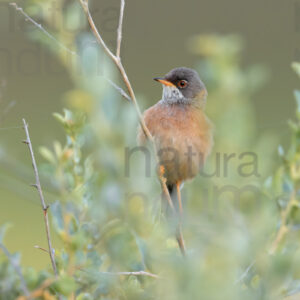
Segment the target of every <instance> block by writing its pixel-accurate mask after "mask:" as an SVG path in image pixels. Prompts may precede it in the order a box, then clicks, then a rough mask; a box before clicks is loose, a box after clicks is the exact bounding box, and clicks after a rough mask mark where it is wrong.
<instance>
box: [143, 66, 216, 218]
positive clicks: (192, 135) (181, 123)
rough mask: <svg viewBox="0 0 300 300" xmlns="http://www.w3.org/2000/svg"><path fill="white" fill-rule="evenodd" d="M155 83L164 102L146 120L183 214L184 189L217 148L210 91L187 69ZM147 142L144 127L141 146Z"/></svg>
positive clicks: (158, 103)
mask: <svg viewBox="0 0 300 300" xmlns="http://www.w3.org/2000/svg"><path fill="white" fill-rule="evenodd" d="M154 80H156V81H158V82H160V83H161V84H162V85H163V93H162V99H161V100H160V101H158V102H157V103H156V104H155V105H154V106H152V107H150V108H149V109H147V110H146V111H145V112H144V114H143V118H144V121H145V124H146V126H147V128H148V129H149V131H150V133H151V135H152V136H153V139H154V143H155V145H156V149H157V156H158V159H159V164H160V166H161V167H162V168H163V172H164V174H163V176H164V178H165V179H166V184H167V187H168V190H169V193H170V195H171V198H172V201H173V202H174V199H175V198H176V197H175V196H176V193H177V201H178V208H179V211H180V213H182V203H181V196H180V186H181V185H182V183H183V182H185V181H187V180H190V179H192V178H194V177H195V176H196V175H197V174H198V173H199V171H200V169H201V168H202V167H203V164H204V162H205V160H206V158H207V156H208V155H209V153H210V152H211V148H212V146H213V130H212V129H213V126H212V123H211V121H210V120H209V119H208V118H207V117H206V115H205V113H204V109H205V104H206V98H207V90H206V88H205V85H204V83H203V82H202V81H201V79H200V78H199V75H198V73H197V72H196V71H195V70H192V69H189V68H184V67H182V68H176V69H173V70H171V71H170V72H169V73H168V74H166V75H165V76H164V77H163V78H154ZM146 142H147V138H146V136H145V133H144V131H143V130H142V128H141V127H140V128H139V132H138V143H139V144H140V145H145V144H146ZM175 192H176V193H175Z"/></svg>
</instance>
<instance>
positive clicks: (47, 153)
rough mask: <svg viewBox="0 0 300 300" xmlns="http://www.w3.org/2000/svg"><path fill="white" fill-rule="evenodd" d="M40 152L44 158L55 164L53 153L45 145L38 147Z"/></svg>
mask: <svg viewBox="0 0 300 300" xmlns="http://www.w3.org/2000/svg"><path fill="white" fill-rule="evenodd" d="M39 150H40V154H41V155H42V157H43V158H44V159H46V160H47V161H48V162H49V163H51V164H53V165H55V164H56V159H55V156H54V155H53V153H52V152H51V151H50V150H49V149H48V148H46V147H40V149H39Z"/></svg>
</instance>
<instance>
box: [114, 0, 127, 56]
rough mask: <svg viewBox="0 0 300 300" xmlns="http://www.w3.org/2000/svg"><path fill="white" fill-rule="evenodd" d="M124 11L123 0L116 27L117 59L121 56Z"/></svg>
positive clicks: (123, 0) (122, 0)
mask: <svg viewBox="0 0 300 300" xmlns="http://www.w3.org/2000/svg"><path fill="white" fill-rule="evenodd" d="M124 9H125V0H121V5H120V18H119V26H118V39H117V53H116V55H117V57H118V58H120V55H121V43H122V30H123V18H124Z"/></svg>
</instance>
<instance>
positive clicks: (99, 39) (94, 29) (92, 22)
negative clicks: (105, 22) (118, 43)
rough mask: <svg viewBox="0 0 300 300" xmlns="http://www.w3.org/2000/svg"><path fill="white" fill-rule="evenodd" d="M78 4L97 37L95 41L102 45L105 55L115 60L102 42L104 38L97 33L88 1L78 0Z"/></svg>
mask: <svg viewBox="0 0 300 300" xmlns="http://www.w3.org/2000/svg"><path fill="white" fill-rule="evenodd" d="M79 1H80V4H81V6H82V8H83V10H84V12H85V13H86V15H87V18H88V21H89V24H90V26H91V28H92V31H93V32H94V35H95V37H96V39H97V42H98V43H99V44H100V45H101V46H102V47H103V49H104V50H105V52H106V53H107V55H108V56H109V57H110V58H111V59H112V60H113V61H114V62H115V61H116V60H117V57H116V56H115V55H114V54H113V53H112V52H111V51H110V49H109V48H108V47H107V45H106V43H105V42H104V40H103V39H102V36H101V35H100V34H99V32H98V30H97V27H96V25H95V23H94V20H93V18H92V16H91V13H90V10H89V6H88V2H87V0H79Z"/></svg>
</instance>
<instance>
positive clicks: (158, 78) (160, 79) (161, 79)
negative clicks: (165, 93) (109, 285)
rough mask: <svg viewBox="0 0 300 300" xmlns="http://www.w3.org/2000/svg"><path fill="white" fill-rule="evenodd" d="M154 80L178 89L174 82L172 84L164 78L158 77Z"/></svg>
mask: <svg viewBox="0 0 300 300" xmlns="http://www.w3.org/2000/svg"><path fill="white" fill-rule="evenodd" d="M153 79H154V80H155V81H158V82H160V83H162V84H163V85H166V86H173V87H176V86H175V84H173V83H172V82H170V81H168V80H165V79H164V78H160V77H156V78H153Z"/></svg>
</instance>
